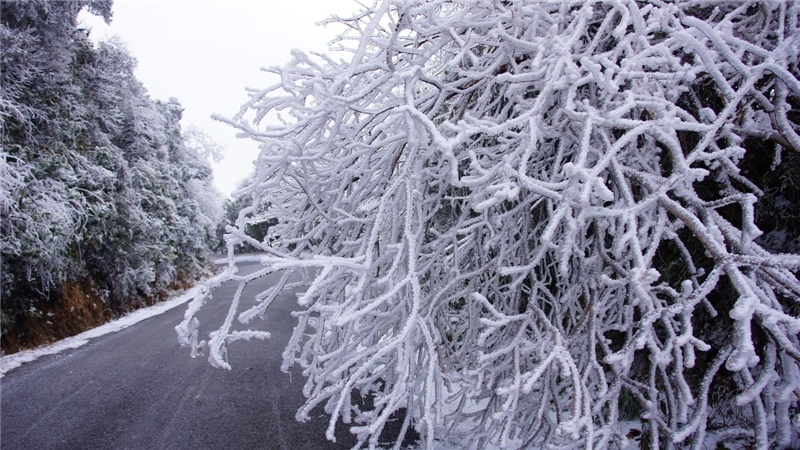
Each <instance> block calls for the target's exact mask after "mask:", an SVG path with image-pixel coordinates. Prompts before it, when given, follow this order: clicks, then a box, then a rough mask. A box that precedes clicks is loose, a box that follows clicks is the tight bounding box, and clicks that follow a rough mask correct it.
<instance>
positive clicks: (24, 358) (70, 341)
mask: <svg viewBox="0 0 800 450" xmlns="http://www.w3.org/2000/svg"><path fill="white" fill-rule="evenodd" d="M237 262H238V259H237ZM222 275H224V272H223V273H222V274H219V275H215V276H213V277H211V278H208V279H207V280H204V281H202V282H200V283H198V284H197V285H196V286H195V287H193V288H191V289H189V290H188V291H185V292H184V293H182V294H180V295H178V296H176V297H173V298H171V299H170V300H166V301H164V302H160V303H156V304H155V305H153V306H150V307H147V308H141V309H137V310H135V311H133V312H131V313H130V314H128V315H125V316H123V317H121V318H119V319H117V320H115V321H113V322H108V323H105V324H103V325H100V326H99V327H96V328H92V329H91V330H87V331H84V332H83V333H81V334H78V335H75V336H72V337H68V338H66V339H62V340H60V341H58V342H54V343H52V344H49V345H43V346H41V347H37V348H34V349H31V350H23V351H20V352H17V353H13V354H11V355H6V356H0V378H3V376H4V375H5V374H6V372H8V371H9V370H11V369H16V368H17V367H19V366H21V365H23V364H25V363H27V362H31V361H35V360H36V359H39V358H40V357H42V356H46V355H55V354H57V353H61V352H63V351H64V350H69V349H74V348H78V347H81V346H83V345H85V344H86V343H87V342H89V340H90V339H94V338H96V337H100V336H104V335H106V334H110V333H116V332H117V331H120V330H123V329H125V328H128V327H129V326H131V325H135V324H137V323H139V322H141V321H143V320H145V319H149V318H150V317H153V316H157V315H159V314H163V313H165V312H167V311H169V310H170V309H173V308H175V307H176V306H180V305H182V304H184V303H186V302H188V301H189V300H191V299H192V298H194V296H195V295H196V294H197V292H198V290H200V289H203V288H204V287H205V286H206V285H208V284H209V283H212V282H214V281H215V280H216V279H217V278H218V277H220V276H222Z"/></svg>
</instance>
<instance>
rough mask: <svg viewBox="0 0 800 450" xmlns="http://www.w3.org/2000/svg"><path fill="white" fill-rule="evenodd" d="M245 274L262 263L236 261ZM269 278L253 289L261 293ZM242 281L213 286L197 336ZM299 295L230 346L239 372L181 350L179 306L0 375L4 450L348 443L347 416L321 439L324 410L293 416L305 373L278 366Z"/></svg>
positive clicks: (219, 316)
mask: <svg viewBox="0 0 800 450" xmlns="http://www.w3.org/2000/svg"><path fill="white" fill-rule="evenodd" d="M239 266H240V270H241V272H244V273H249V272H252V271H254V270H255V269H256V268H257V266H258V265H257V263H252V262H249V263H248V262H245V263H240V264H239ZM270 281H271V279H269V278H267V279H262V280H259V281H258V282H255V283H253V285H251V286H248V288H247V289H246V291H245V295H247V294H248V293H249V294H250V295H252V294H253V293H254V292H257V291H260V290H263V289H264V288H265V287H266V286H268V285H269V283H270ZM235 289H236V286H235V284H234V283H232V282H228V283H225V284H223V285H222V286H220V287H219V288H218V289H217V290H215V292H214V297H213V300H210V301H209V303H208V304H207V305H206V306H205V307H204V308H203V311H201V314H199V315H198V316H199V319H200V321H201V333H202V332H205V334H206V335H207V334H208V331H210V330H211V327H212V326H213V325H214V324H218V323H221V322H222V320H223V319H224V317H225V314H226V313H227V308H228V306H229V304H230V303H229V302H228V301H227V300H228V299H229V298H230V297H231V296H232V295H233V293H234V291H235ZM296 307H297V302H296V298H295V297H294V296H293V295H291V294H283V297H279V298H278V299H276V301H275V302H273V304H272V305H271V306H270V310H269V311H268V313H267V320H266V321H263V322H262V323H254V324H253V326H261V327H263V329H268V330H269V331H270V332H271V333H272V337H271V338H270V339H269V340H267V341H251V342H247V341H238V342H237V343H236V344H235V345H232V346H231V347H230V348H229V349H228V358H229V361H230V363H231V365H232V366H233V370H231V371H228V370H221V369H215V368H213V367H211V366H210V365H209V364H208V362H207V361H206V358H204V357H198V358H196V359H192V358H190V357H189V350H188V349H186V348H184V347H180V346H179V344H178V339H177V336H176V334H175V325H177V324H178V323H179V322H180V321H181V319H182V318H183V314H184V310H185V307H177V308H174V309H172V310H170V311H167V312H166V313H164V314H161V315H158V316H155V317H152V318H149V319H147V320H144V321H142V322H140V323H138V324H136V325H133V326H131V327H129V328H126V329H124V330H122V331H119V332H117V333H113V334H109V335H106V336H102V337H99V338H96V339H94V340H92V341H91V342H89V343H88V344H86V345H84V346H83V347H80V348H78V349H75V350H68V351H65V352H62V353H60V354H57V355H51V356H46V357H42V358H40V359H38V360H36V361H34V362H30V363H28V364H25V365H23V366H21V367H19V368H17V369H14V370H11V371H10V372H8V373H7V374H6V375H5V377H4V378H3V379H2V380H0V383H2V384H1V386H0V389H2V391H0V405H1V408H0V413H1V415H0V447H2V449H8V450H12V449H17V450H24V449H36V450H39V449H56V448H57V449H110V448H114V449H116V448H127V449H256V448H259V449H293V450H294V449H348V448H351V447H352V446H353V445H355V442H356V441H355V439H354V438H353V437H352V436H351V435H350V434H349V432H348V431H347V428H346V427H347V426H346V425H344V424H342V423H341V422H340V424H339V426H337V430H336V431H337V433H336V443H332V442H329V441H327V440H325V429H326V427H327V422H328V416H327V415H325V414H324V413H323V412H322V411H319V413H318V414H315V415H313V419H312V420H311V421H310V422H307V423H304V424H301V423H298V422H296V421H295V419H294V415H295V411H297V409H298V408H299V407H300V405H302V403H303V400H304V399H303V396H302V393H301V390H302V386H303V382H304V379H303V377H302V376H301V375H300V371H299V370H297V369H294V370H293V371H292V372H293V373H292V374H291V375H289V374H285V373H283V372H281V370H280V364H281V352H282V351H283V349H284V347H285V346H286V344H287V342H288V340H289V336H290V335H291V332H292V329H293V328H294V325H295V324H296V321H297V319H295V318H293V317H291V316H290V314H289V313H290V312H291V311H292V309H294V308H296Z"/></svg>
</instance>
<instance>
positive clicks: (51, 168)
mask: <svg viewBox="0 0 800 450" xmlns="http://www.w3.org/2000/svg"><path fill="white" fill-rule="evenodd" d="M83 8H88V9H89V11H90V12H93V13H95V14H99V15H102V16H103V17H104V18H105V19H106V20H110V18H111V2H110V1H93V0H82V1H71V2H49V1H44V0H35V1H24V2H22V1H13V2H5V1H4V2H2V11H0V13H1V16H2V19H1V20H2V26H1V27H0V33H1V34H0V37H1V38H2V49H3V50H2V54H1V56H0V58H2V59H1V60H0V62H1V63H2V75H0V77H1V78H0V83H2V96H1V97H0V121H1V122H0V123H2V150H0V209H1V210H2V216H1V217H2V220H1V221H0V242H1V243H2V326H3V349H4V350H5V351H10V350H14V349H16V348H17V347H18V346H20V345H29V344H34V343H38V342H40V341H41V340H42V336H39V338H38V339H37V337H36V336H33V334H34V333H33V331H31V330H29V329H25V328H26V327H25V326H23V325H25V324H27V325H28V326H27V328H29V327H30V325H31V324H33V323H35V319H37V318H40V316H41V315H42V312H43V311H46V312H47V314H49V315H50V316H51V317H52V320H51V322H54V323H55V326H54V328H56V327H60V328H69V327H68V326H67V324H65V322H69V321H71V320H77V319H75V318H70V317H57V314H56V313H55V312H54V311H59V308H61V309H64V310H65V311H75V304H79V303H81V302H83V303H88V304H89V305H90V307H89V309H93V308H94V309H99V310H100V311H101V313H97V312H95V313H93V315H95V316H97V317H96V319H97V320H94V321H95V322H96V321H98V320H99V321H102V320H104V319H107V318H108V317H110V316H113V315H115V314H118V313H120V312H122V311H126V310H129V309H132V308H134V307H136V306H139V305H142V304H145V303H149V302H151V301H154V300H155V299H157V298H159V296H161V295H163V293H164V292H165V291H166V289H167V288H168V287H169V286H170V285H176V284H180V283H182V282H185V281H186V280H187V279H189V278H191V277H194V276H197V275H198V274H201V273H203V271H205V270H207V268H208V267H209V256H210V252H209V250H208V249H209V245H210V243H211V242H212V241H213V240H214V233H215V227H216V222H217V220H218V216H219V215H220V212H221V211H220V206H219V199H218V198H217V197H215V195H209V194H208V192H213V188H211V185H210V184H211V169H210V167H209V165H208V163H207V161H206V160H205V158H204V156H203V155H201V154H200V151H199V150H198V149H197V148H196V146H191V145H186V144H185V142H184V141H185V139H184V137H183V136H182V134H181V128H180V123H179V121H180V119H181V113H182V109H181V106H180V105H179V104H178V103H177V101H176V100H174V99H170V100H169V101H168V102H166V103H163V102H159V101H153V100H151V99H150V98H149V96H148V94H147V92H146V90H145V88H144V87H143V86H142V85H141V83H140V82H139V81H138V80H137V79H136V77H135V76H134V73H133V71H134V68H135V66H136V61H135V59H134V58H133V57H132V56H131V55H130V54H129V53H128V52H127V50H126V49H125V48H124V45H122V44H121V43H120V42H118V41H114V40H111V41H108V42H103V43H101V44H99V45H98V46H95V45H93V43H92V42H91V40H90V39H89V37H88V32H87V30H83V29H80V28H78V24H77V15H78V13H79V12H80V11H81V10H82V9H83ZM67 302H72V303H75V304H72V303H71V306H70V307H69V308H63V307H64V306H65V304H66V303H67ZM92 305H93V306H92ZM79 309H80V308H79ZM67 314H68V313H67ZM54 315H55V316H56V317H53V316H54ZM90 322H92V321H90ZM38 334H40V335H41V334H45V336H43V337H44V338H45V339H46V338H53V337H57V336H58V334H59V333H58V332H54V333H48V332H41V331H39V332H38ZM62 334H63V333H62Z"/></svg>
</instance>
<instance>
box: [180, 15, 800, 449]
mask: <svg viewBox="0 0 800 450" xmlns="http://www.w3.org/2000/svg"><path fill="white" fill-rule="evenodd" d="M798 20H800V3H797V2H791V1H732V0H719V1H715V0H709V1H702V2H698V1H689V0H676V1H674V2H662V1H657V0H653V1H625V0H608V1H603V0H598V1H523V0H520V1H502V0H497V1H491V2H489V1H476V0H447V1H445V0H432V1H420V0H409V1H402V0H387V1H382V2H379V3H378V4H376V5H375V6H374V7H372V8H368V9H366V10H365V11H364V12H363V14H360V15H358V16H356V17H353V18H350V19H337V20H336V21H338V22H341V23H344V24H345V25H346V26H347V30H348V31H346V32H345V33H344V34H343V35H342V37H341V40H340V41H339V44H340V45H341V46H342V47H343V48H345V49H346V50H349V51H350V52H351V53H350V57H349V59H348V60H347V61H336V60H334V59H333V57H328V56H325V55H316V56H309V55H306V54H303V53H301V52H295V53H294V55H293V56H294V59H293V60H292V61H291V62H290V63H289V64H288V65H286V66H285V67H282V68H275V69H273V72H274V73H276V74H277V75H279V76H280V81H279V82H278V83H277V84H275V85H273V86H271V87H268V88H266V89H264V90H263V91H258V92H253V94H252V97H251V100H250V101H249V102H248V103H247V104H246V105H245V106H244V108H243V109H242V111H241V112H240V113H239V114H238V115H237V116H235V117H234V118H233V119H232V120H230V121H229V122H230V123H231V124H232V125H234V126H236V127H238V128H239V129H240V130H241V132H243V133H245V134H247V135H248V136H250V137H251V138H252V139H255V140H257V141H259V142H260V143H261V155H260V157H259V159H258V163H257V175H256V178H255V179H254V180H253V182H252V183H251V185H250V186H249V187H248V188H246V192H247V194H248V195H249V196H250V197H251V198H252V199H253V203H252V205H251V206H250V207H247V208H244V209H242V211H241V213H240V216H239V220H238V221H237V226H236V227H232V228H229V235H228V245H229V249H231V253H232V249H233V248H234V246H235V245H237V244H238V243H240V242H247V243H249V244H250V245H252V246H254V247H257V248H260V249H261V251H263V255H264V256H263V259H262V262H263V270H261V271H259V272H256V273H254V274H252V275H248V276H240V275H236V274H235V269H231V272H230V274H229V278H230V279H234V280H238V282H239V283H241V285H242V286H244V285H245V284H246V283H247V282H248V281H250V280H252V279H254V278H257V277H262V276H265V275H267V274H273V273H276V274H279V275H280V277H279V279H280V281H279V282H278V283H277V284H276V285H275V286H274V287H272V288H271V289H269V290H268V291H266V292H263V293H261V294H259V295H258V296H257V298H256V299H255V301H256V305H255V306H254V307H252V308H249V309H247V308H244V307H243V306H242V305H243V304H240V302H242V301H252V299H241V298H240V296H241V292H242V289H240V290H239V293H238V294H237V297H236V298H235V299H234V300H233V304H232V305H231V312H230V314H229V316H228V319H227V320H226V321H225V323H224V325H223V326H222V328H221V329H219V330H217V331H215V332H214V333H212V334H211V339H210V341H209V352H210V356H209V358H210V361H211V363H212V364H214V365H217V366H221V367H229V366H228V364H227V362H226V360H225V349H226V346H227V345H228V344H229V343H230V342H232V341H234V340H237V339H241V338H249V337H264V335H263V334H259V333H255V332H253V333H248V332H243V331H236V330H234V327H233V318H234V317H236V316H237V315H238V318H239V320H240V321H241V322H243V323H247V322H248V321H250V320H252V319H254V318H256V317H258V316H259V315H261V314H263V313H264V311H265V310H266V308H268V307H269V304H270V302H272V301H273V300H274V299H275V297H276V295H277V294H278V293H279V292H281V291H283V290H288V289H291V288H298V287H299V288H302V289H303V291H302V293H301V294H299V297H298V302H299V304H300V305H301V307H302V308H303V309H302V312H300V313H298V318H299V325H298V326H297V328H296V329H295V332H294V336H293V338H292V340H291V342H290V343H289V346H288V348H287V349H286V351H285V353H284V365H285V367H286V368H288V367H290V366H292V365H299V366H300V367H302V368H303V370H304V373H305V375H306V376H307V377H308V378H307V382H306V385H305V389H304V393H305V395H306V396H307V402H306V404H305V405H304V406H303V407H302V408H301V409H300V411H298V413H297V417H298V419H301V420H302V419H306V418H308V414H309V411H311V409H312V408H314V407H315V406H316V405H320V404H322V405H324V406H325V409H326V411H328V412H329V413H331V414H332V419H331V422H330V423H331V428H330V429H329V431H328V438H332V436H333V427H334V425H335V423H336V420H337V418H340V417H341V418H342V419H343V420H344V421H345V423H351V424H352V428H351V431H352V432H353V433H354V434H356V435H357V436H358V438H359V439H360V442H361V443H362V444H368V445H370V446H374V445H376V442H377V437H378V435H379V434H380V431H381V429H382V428H383V427H384V425H385V424H386V421H387V418H388V417H389V416H390V414H392V413H393V412H395V411H398V410H401V409H406V410H407V412H408V414H407V415H406V417H407V423H405V424H404V425H405V426H413V427H415V428H416V429H417V430H419V431H420V432H421V434H422V436H423V438H424V439H425V440H426V442H427V443H428V444H431V443H432V442H434V441H435V440H437V439H447V441H448V442H451V443H455V444H456V445H462V446H465V447H467V446H469V445H473V446H476V448H483V447H484V446H485V445H486V444H487V443H488V442H493V443H495V444H498V445H500V446H508V447H522V448H550V447H553V448H578V447H580V448H620V447H623V446H624V445H625V443H626V441H627V438H626V436H625V435H624V434H623V431H622V429H621V427H620V422H621V421H624V420H640V421H641V423H642V426H643V431H644V433H643V436H642V438H641V439H642V440H643V441H646V442H647V445H649V448H662V447H663V448H675V447H680V448H683V447H686V448H689V447H691V448H695V449H701V448H704V447H703V446H704V443H706V442H712V441H714V440H715V441H723V442H738V443H739V444H747V445H754V446H755V447H756V448H769V447H772V446H777V447H787V446H789V445H791V444H792V442H794V443H797V442H798V435H797V429H796V428H795V426H794V425H792V423H791V421H792V420H797V419H798V418H800V416H798V413H800V410H798V408H800V401H798V398H800V370H799V369H800V366H799V365H798V364H799V363H800V341H799V340H798V333H800V318H799V317H798V301H800V282H798V279H797V276H796V274H797V270H798V268H799V267H800V256H799V255H797V254H795V253H793V252H796V251H797V246H796V242H798V241H797V237H798V229H797V225H796V224H790V222H792V220H791V219H787V216H788V217H795V218H797V217H798V216H797V215H796V214H797V210H796V208H797V205H798V196H797V193H798V181H800V176H798V158H797V156H798V155H797V154H798V152H800V136H798V126H800V114H798V108H800V81H798V77H799V76H800V70H799V69H798V50H800V41H799V39H800V29H798V26H800V24H798ZM268 118H277V119H279V120H280V121H281V123H280V124H278V125H276V124H275V123H276V121H274V120H268ZM767 200H768V201H767ZM787 205H788V206H787ZM784 208H787V209H784ZM781 214H783V216H782V218H781V219H780V220H776V219H775V217H776V216H778V215H781ZM792 214H795V215H794V216H792ZM272 219H277V221H278V223H277V224H276V225H273V226H271V227H270V228H269V236H268V237H267V238H266V239H265V240H264V241H261V242H260V241H257V240H255V239H252V238H251V237H249V236H247V234H246V232H245V230H246V227H247V226H248V225H252V224H253V223H258V222H263V221H267V220H272ZM781 224H783V225H781ZM765 233H766V234H765ZM767 237H769V239H767ZM267 240H269V241H270V243H267ZM781 252H783V253H781ZM298 280H299V281H298ZM204 301H205V297H204V296H201V297H198V298H197V299H196V300H195V301H194V302H193V303H192V304H191V305H190V307H189V311H188V312H187V317H186V320H185V321H184V322H183V323H182V324H181V326H179V327H178V330H179V334H180V335H181V337H182V339H183V341H184V343H186V344H189V345H193V346H197V345H198V343H197V339H198V337H197V321H196V319H195V318H194V317H193V315H194V312H195V311H196V310H197V309H198V308H199V307H200V305H202V303H203V302H204ZM354 392H360V393H361V394H364V395H366V394H370V395H372V396H374V405H373V406H372V407H371V408H364V407H363V405H361V406H359V405H358V404H357V402H354V398H355V397H356V396H355V395H354ZM461 437H463V438H464V441H463V442H461V443H460V444H458V442H459V439H460V438H461ZM398 445H399V441H398Z"/></svg>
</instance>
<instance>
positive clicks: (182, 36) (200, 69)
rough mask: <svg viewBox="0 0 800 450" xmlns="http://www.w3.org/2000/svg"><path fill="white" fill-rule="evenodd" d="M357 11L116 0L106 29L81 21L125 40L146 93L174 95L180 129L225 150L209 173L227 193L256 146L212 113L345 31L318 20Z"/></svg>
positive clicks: (214, 0)
mask: <svg viewBox="0 0 800 450" xmlns="http://www.w3.org/2000/svg"><path fill="white" fill-rule="evenodd" d="M369 3H371V1H370V2H369ZM360 9H361V6H359V4H358V3H356V2H355V1H354V0H115V1H114V8H113V12H114V17H113V20H112V22H111V25H110V27H109V26H106V25H105V24H104V23H103V21H102V20H98V19H97V18H94V17H91V16H89V15H88V14H83V15H81V21H82V23H83V25H84V26H89V27H91V28H92V37H93V38H94V39H100V40H102V39H105V38H107V37H111V36H114V35H117V36H119V37H120V38H121V39H122V40H123V41H125V42H126V43H127V44H128V50H129V51H130V53H131V54H132V55H133V56H134V57H135V58H136V59H137V60H138V62H139V65H138V68H137V71H136V76H137V78H139V80H140V81H141V82H142V83H143V84H144V85H145V87H146V88H147V90H148V92H149V93H150V97H151V98H153V99H154V100H156V99H157V100H167V99H169V98H170V97H176V98H177V99H178V100H179V101H180V103H181V105H183V108H184V113H183V120H182V121H181V123H182V125H183V127H184V129H186V127H188V126H190V125H194V126H196V127H198V128H200V129H201V130H203V131H204V132H205V133H206V134H208V135H209V136H211V137H212V138H213V139H214V140H215V141H216V142H217V143H219V144H221V145H223V146H224V147H225V151H226V157H225V159H224V160H223V161H222V162H221V163H219V164H216V165H215V167H214V177H215V181H216V185H217V187H218V188H219V190H220V191H222V192H223V193H224V194H229V193H230V192H231V191H232V190H233V189H234V188H235V187H236V185H237V183H238V182H239V181H241V180H242V179H243V178H244V177H245V176H247V175H248V174H249V173H250V172H251V170H252V167H253V166H252V161H253V159H254V158H255V156H256V154H257V152H258V148H257V146H256V144H255V143H253V142H250V141H247V140H244V139H237V138H236V137H235V135H236V130H234V129H233V128H232V127H230V126H228V125H225V124H223V123H219V122H216V121H214V120H212V119H211V118H210V116H211V115H212V114H215V113H216V114H221V115H223V116H226V117H230V116H232V115H234V114H235V113H236V112H238V111H239V108H240V106H241V105H242V104H244V103H245V101H246V100H247V94H246V92H245V87H256V88H263V87H266V86H268V85H270V84H272V83H273V82H274V79H271V78H270V77H272V75H270V74H266V73H264V72H262V71H261V70H260V69H261V68H262V67H270V66H282V65H284V64H286V63H287V62H289V60H290V51H291V50H292V49H300V50H303V51H324V50H326V49H327V48H328V43H329V42H330V41H331V40H332V39H333V38H335V37H336V35H337V33H338V32H340V31H341V30H342V29H341V28H340V27H335V26H330V25H329V26H328V27H322V26H319V25H315V24H316V23H318V22H320V21H322V20H324V19H326V18H328V17H330V16H331V15H332V14H338V15H340V16H347V15H349V14H351V13H354V12H356V11H359V10H360Z"/></svg>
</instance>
